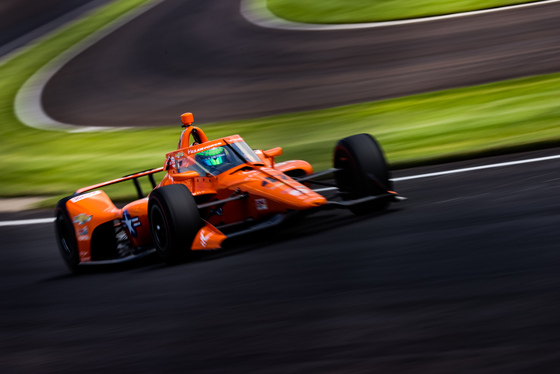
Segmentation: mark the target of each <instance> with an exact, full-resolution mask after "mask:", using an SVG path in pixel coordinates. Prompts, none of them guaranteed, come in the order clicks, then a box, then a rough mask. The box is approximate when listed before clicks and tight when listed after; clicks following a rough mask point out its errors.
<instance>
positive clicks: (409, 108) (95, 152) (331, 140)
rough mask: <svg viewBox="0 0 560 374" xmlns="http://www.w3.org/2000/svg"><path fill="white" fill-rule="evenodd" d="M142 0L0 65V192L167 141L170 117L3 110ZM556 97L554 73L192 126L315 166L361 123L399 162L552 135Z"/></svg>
mask: <svg viewBox="0 0 560 374" xmlns="http://www.w3.org/2000/svg"><path fill="white" fill-rule="evenodd" d="M142 3H144V0H120V1H118V2H116V3H113V5H112V6H110V7H105V8H103V9H100V10H98V11H97V12H95V13H94V14H92V15H91V16H89V17H88V18H87V19H84V20H82V21H80V22H77V23H76V24H74V25H73V26H71V27H69V28H66V29H65V30H64V31H63V32H61V33H59V34H57V35H55V36H53V37H52V38H51V39H49V40H47V41H44V42H42V43H40V44H38V45H36V46H34V47H33V48H31V49H29V50H28V51H26V52H25V53H24V54H22V55H20V56H19V57H17V58H15V59H13V60H11V61H9V62H8V63H6V64H4V65H2V66H0V88H1V89H0V123H2V126H1V127H0V150H1V151H0V167H1V168H2V173H3V175H2V179H1V180H0V196H3V197H9V196H26V195H27V196H29V195H37V196H45V195H53V196H57V197H61V196H63V195H68V194H70V193H71V192H72V191H74V190H76V189H77V188H79V187H83V186H85V185H89V184H94V183H97V182H100V181H103V180H108V179H113V178H116V177H119V176H122V175H125V174H130V173H132V172H135V171H138V170H143V169H148V168H152V167H158V166H161V165H163V162H164V157H163V156H164V154H165V153H166V152H169V151H171V150H173V149H174V146H175V144H177V140H178V136H179V133H180V130H181V129H180V127H179V126H178V125H175V126H169V127H164V128H157V129H139V130H129V131H121V132H112V133H74V134H68V133H62V132H54V131H40V130H35V129H30V128H27V127H25V126H22V125H21V124H20V123H19V122H18V121H17V119H16V117H15V115H14V113H13V100H14V97H15V95H16V93H17V90H18V89H19V87H21V85H22V84H23V83H24V82H25V80H26V79H27V78H28V77H30V76H31V75H32V74H33V73H34V72H35V71H36V70H38V69H39V68H40V67H41V66H42V65H44V64H45V63H47V62H48V61H49V60H50V59H52V58H54V57H55V56H57V55H58V54H60V53H62V52H63V51H64V50H65V49H67V48H68V47H70V46H71V45H73V44H74V43H76V42H78V41H79V40H81V39H82V38H83V37H85V36H86V35H88V34H90V33H91V32H93V31H95V30H97V29H98V28H100V27H101V26H102V25H104V24H106V23H108V22H109V21H111V20H112V19H114V18H116V17H118V16H119V15H121V14H124V13H125V12H126V11H127V10H128V9H131V8H133V7H135V6H138V5H140V4H142ZM557 97H560V74H553V75H547V76H537V77H530V78H524V79H517V80H512V81H505V82H499V83H493V84H488V85H483V86H477V87H468V88H461V89H454V90H447V91H441V92H434V93H427V94H422V95H415V96H410V97H405V98H398V99H393V100H386V101H381V102H373V103H365V104H355V105H349V106H343V107H336V108H331V109H326V110H319V111H312V112H305V113H294V114H285V115H279V116H273V117H267V118H261V119H253V120H245V121H236V122H224V123H215V124H209V125H205V126H202V127H203V128H204V129H205V131H206V132H207V134H208V135H209V137H211V138H214V137H220V136H225V135H230V134H232V133H238V134H240V135H242V136H243V137H244V138H245V139H246V140H247V141H248V142H249V144H250V145H252V146H253V147H255V148H262V149H266V148H269V147H270V148H271V147H275V146H283V148H284V154H285V155H286V156H284V157H283V158H284V159H289V158H301V159H305V160H308V161H310V162H311V163H312V164H313V165H314V166H315V168H316V169H317V170H320V169H324V168H328V167H330V164H331V157H332V156H331V154H332V149H333V147H334V145H335V143H336V141H337V140H338V139H340V138H342V137H344V136H347V135H349V134H354V133H359V132H367V133H371V134H373V135H374V136H376V137H377V138H378V139H379V141H380V143H381V144H382V146H383V147H384V149H385V151H386V153H387V156H388V159H389V161H390V163H391V164H392V166H393V167H402V166H410V165H419V164H426V163H435V162H441V161H444V160H450V159H457V158H469V157H475V156H478V155H485V154H489V153H503V152H507V151H510V150H519V149H530V148H531V149H534V148H539V147H543V146H549V145H555V144H559V143H560V126H558V125H559V122H560V108H559V106H558V104H557V100H556V98H557ZM185 109H186V110H188V108H185ZM177 115H179V113H177ZM195 117H196V113H195ZM178 122H179V121H178ZM127 191H130V190H129V187H127ZM117 194H122V192H120V191H117ZM55 200H56V199H55ZM55 200H51V201H49V204H52V203H53V202H54V201H55Z"/></svg>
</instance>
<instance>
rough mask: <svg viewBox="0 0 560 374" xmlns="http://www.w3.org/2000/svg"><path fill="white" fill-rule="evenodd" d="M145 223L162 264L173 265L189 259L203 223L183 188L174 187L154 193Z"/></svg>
mask: <svg viewBox="0 0 560 374" xmlns="http://www.w3.org/2000/svg"><path fill="white" fill-rule="evenodd" d="M148 219H149V222H150V231H151V233H152V239H153V242H154V246H155V248H156V250H157V252H158V253H159V255H160V256H161V258H162V259H163V261H165V263H167V264H169V265H173V264H177V263H180V262H183V261H185V260H188V259H190V258H191V257H192V251H191V246H192V243H193V241H194V239H195V237H196V234H197V233H198V231H199V230H200V228H201V227H202V224H203V222H202V220H201V218H200V214H199V212H198V207H197V205H196V202H195V200H194V197H193V196H192V194H191V192H190V191H189V189H188V188H187V187H186V186H184V185H182V184H173V185H169V186H164V187H160V188H156V189H155V190H153V191H152V192H151V193H150V197H149V201H148Z"/></svg>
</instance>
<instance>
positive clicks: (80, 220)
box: [72, 213, 93, 225]
mask: <svg viewBox="0 0 560 374" xmlns="http://www.w3.org/2000/svg"><path fill="white" fill-rule="evenodd" d="M91 217H93V216H90V215H87V214H85V213H80V214H78V215H77V216H76V217H74V219H73V220H72V222H73V223H77V224H78V225H85V224H86V223H87V222H89V221H91Z"/></svg>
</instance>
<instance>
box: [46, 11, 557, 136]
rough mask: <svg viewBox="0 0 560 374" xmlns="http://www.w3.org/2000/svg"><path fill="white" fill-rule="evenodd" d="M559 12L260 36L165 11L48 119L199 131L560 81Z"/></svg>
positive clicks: (235, 14) (137, 28)
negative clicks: (183, 122)
mask: <svg viewBox="0 0 560 374" xmlns="http://www.w3.org/2000/svg"><path fill="white" fill-rule="evenodd" d="M558 19H560V4H549V5H541V6H537V7H532V8H524V9H518V10H509V11H503V12H498V13H492V14H486V15H480V16H476V17H464V18H458V19H452V20H443V21H438V22H432V23H422V24H415V25H407V26H400V27H389V28H381V29H379V28H376V29H362V30H353V31H325V32H302V31H285V30H271V29H263V28H259V27H257V26H254V25H251V24H249V23H247V21H246V20H245V19H243V18H242V17H241V16H240V14H239V1H219V0H206V1H195V0H167V1H165V2H163V3H162V4H160V5H158V6H157V7H155V8H154V9H152V10H150V12H148V13H146V14H144V15H143V16H141V17H139V18H138V19H136V20H135V21H133V22H132V23H130V24H129V25H127V26H126V27H124V28H123V29H121V30H119V31H117V32H116V33H115V34H113V35H112V36H111V37H110V38H107V39H106V40H104V41H102V42H100V43H98V44H97V45H95V46H94V47H92V48H90V49H89V50H88V51H86V52H85V53H83V54H82V55H81V56H79V57H77V58H76V59H75V60H74V61H73V62H72V63H70V64H69V65H68V66H66V67H65V68H64V69H62V70H61V71H60V72H59V74H58V75H57V76H55V78H54V80H52V81H51V82H50V84H48V85H47V87H46V90H45V95H44V98H43V99H44V104H45V107H46V109H47V113H48V114H50V115H51V116H52V117H53V118H55V119H57V120H59V121H63V122H68V123H75V124H83V125H94V126H95V125H103V126H107V125H125V126H130V125H149V126H154V125H169V124H173V123H177V121H178V115H179V114H180V113H183V112H185V111H192V112H194V113H195V115H196V118H197V122H198V123H207V122H211V121H218V120H227V119H243V118H249V117H259V116H263V115H268V114H274V113H281V112H286V111H297V110H305V109H315V108H325V107H332V106H334V105H341V104H348V103H355V102H362V101H371V100H376V99H382V98H387V97H395V96H401V95H408V94H413V93H418V92H425V91H431V90H439V89H444V88H449V87H457V86H465V85H474V84H479V83H485V82H491V81H498V80H503V79H507V78H514V77H518V76H527V75H533V74H541V73H550V72H556V71H559V70H560V22H558Z"/></svg>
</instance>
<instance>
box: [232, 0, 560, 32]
mask: <svg viewBox="0 0 560 374" xmlns="http://www.w3.org/2000/svg"><path fill="white" fill-rule="evenodd" d="M559 1H560V0H545V1H537V2H532V3H525V4H517V5H509V6H503V7H499V8H491V9H482V10H474V11H471V12H463V13H453V14H446V15H442V16H433V17H424V18H413V19H406V20H400V21H383V22H367V23H352V24H336V25H333V24H329V25H326V24H311V23H298V22H292V21H288V20H285V19H282V18H278V17H277V16H275V15H274V14H273V13H272V12H271V11H270V10H269V9H268V7H267V5H266V0H258V2H257V0H241V5H240V11H241V15H243V17H244V18H245V19H246V20H247V21H249V22H250V23H252V24H254V25H257V26H260V27H264V28H269V29H279V30H300V31H328V30H357V29H367V28H373V27H388V26H401V25H408V24H412V23H421V22H432V21H439V20H443V19H452V18H459V17H468V16H474V15H480V14H486V13H494V12H500V11H504V10H511V9H520V8H526V7H531V6H538V5H544V4H551V3H557V2H559Z"/></svg>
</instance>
